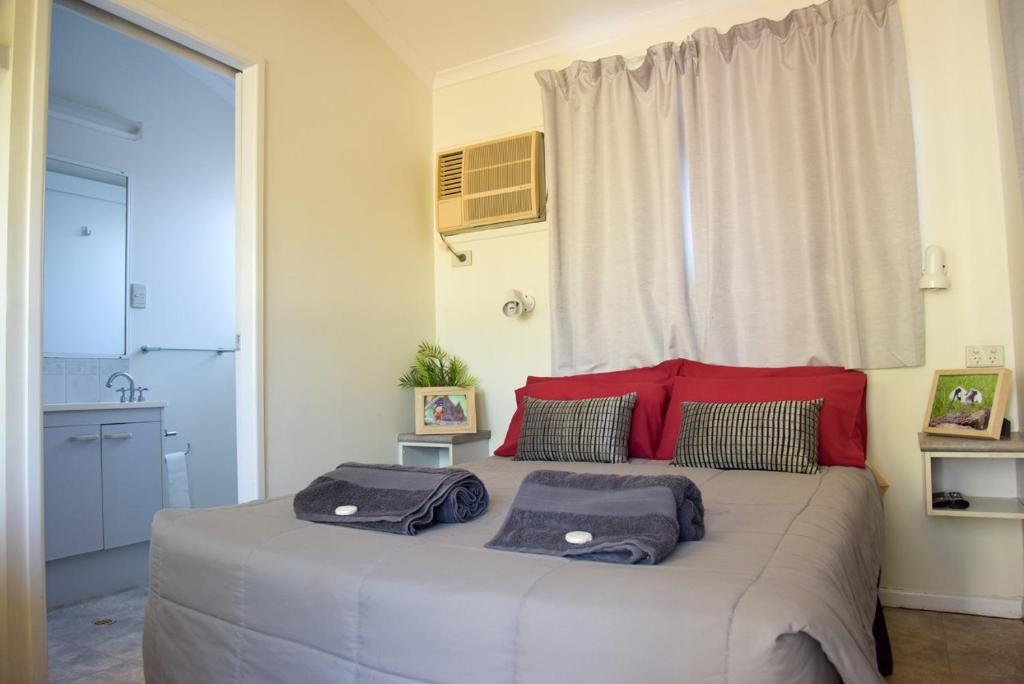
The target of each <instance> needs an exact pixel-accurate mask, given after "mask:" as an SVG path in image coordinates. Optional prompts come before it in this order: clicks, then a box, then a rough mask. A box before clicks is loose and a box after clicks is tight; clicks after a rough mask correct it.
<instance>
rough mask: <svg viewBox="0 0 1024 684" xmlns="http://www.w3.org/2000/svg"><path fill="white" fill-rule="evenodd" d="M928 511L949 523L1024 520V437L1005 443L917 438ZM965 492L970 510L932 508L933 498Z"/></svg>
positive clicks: (967, 439) (960, 438) (980, 440)
mask: <svg viewBox="0 0 1024 684" xmlns="http://www.w3.org/2000/svg"><path fill="white" fill-rule="evenodd" d="M918 441H919V443H920V447H921V454H922V456H923V457H924V479H925V511H926V512H927V514H928V515H932V516H941V517H949V518H1001V519H1004V520H1005V519H1008V520H1024V436H1022V435H1021V433H1019V432H1015V433H1013V434H1012V435H1010V437H1009V438H1007V439H1000V440H985V439H970V438H965V437H944V436H939V435H927V434H923V433H922V434H921V435H919V438H918ZM940 491H957V492H961V493H962V494H963V495H964V498H966V499H967V500H968V501H969V502H970V503H971V506H970V508H967V509H964V510H953V509H948V508H932V492H940Z"/></svg>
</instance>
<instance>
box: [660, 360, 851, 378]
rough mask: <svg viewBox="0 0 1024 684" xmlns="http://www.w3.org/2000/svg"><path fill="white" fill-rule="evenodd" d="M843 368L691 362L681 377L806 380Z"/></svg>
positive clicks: (686, 364)
mask: <svg viewBox="0 0 1024 684" xmlns="http://www.w3.org/2000/svg"><path fill="white" fill-rule="evenodd" d="M844 370H846V369H845V368H843V367H842V366H784V367H779V368H756V367H752V366H718V365H715V364H713V363H701V362H700V361H690V360H689V359H687V360H686V362H684V363H683V366H682V368H680V369H679V375H683V376H686V377H688V378H805V377H812V376H819V375H835V374H836V373H842V372H843V371H844Z"/></svg>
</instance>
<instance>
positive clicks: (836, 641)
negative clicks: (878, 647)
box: [144, 458, 883, 684]
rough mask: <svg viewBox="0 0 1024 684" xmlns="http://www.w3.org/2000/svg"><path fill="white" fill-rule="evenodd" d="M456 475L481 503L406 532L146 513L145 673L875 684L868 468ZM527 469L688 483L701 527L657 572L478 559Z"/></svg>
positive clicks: (259, 516)
mask: <svg viewBox="0 0 1024 684" xmlns="http://www.w3.org/2000/svg"><path fill="white" fill-rule="evenodd" d="M465 467H467V468H469V469H471V470H473V471H474V472H475V473H477V474H478V475H479V476H480V478H481V479H482V480H483V481H484V482H485V483H486V485H487V488H488V490H489V491H490V494H491V508H490V511H489V512H488V513H487V514H485V515H484V516H483V517H481V518H479V519H477V520H474V521H472V522H470V523H466V524H461V525H439V526H435V527H433V528H430V529H427V530H424V531H423V532H421V533H420V534H418V535H417V536H400V535H392V534H386V533H380V532H370V531H364V530H357V529H351V528H345V527H336V526H331V525H323V524H314V523H309V522H303V521H300V520H297V519H296V518H295V516H294V514H293V512H292V502H291V497H283V498H277V499H271V500H268V501H261V502H254V503H249V504H244V505H240V506H232V507H227V508H217V509H210V510H166V511H162V512H160V513H159V514H158V515H157V517H156V519H155V521H154V523H153V536H152V544H151V552H150V566H151V568H150V599H149V604H148V606H147V609H146V622H145V633H144V657H145V674H146V681H147V682H149V684H164V683H169V682H187V683H189V684H193V683H195V682H218V683H221V682H244V683H250V682H303V683H314V682H388V683H399V682H404V683H408V682H472V683H474V684H485V683H488V682H562V683H564V682H584V681H585V682H731V683H735V684H748V683H751V682H786V683H794V684H795V683H799V682H813V683H814V684H820V683H823V682H832V681H840V680H842V681H845V682H847V683H848V684H854V683H858V682H879V681H881V677H880V676H879V674H878V671H877V669H876V655H875V644H874V640H873V638H872V622H873V619H874V617H875V607H876V596H877V592H876V580H877V578H878V572H879V568H880V563H881V546H882V528H883V518H882V503H881V496H880V493H879V491H878V488H877V486H876V484H875V480H874V478H873V477H872V475H871V473H870V471H866V470H863V469H859V468H848V467H832V468H828V467H825V468H822V469H821V471H820V472H819V473H818V474H816V475H795V474H785V473H774V472H755V471H741V470H730V471H721V470H709V469H696V468H675V467H671V466H669V465H668V464H667V463H665V462H658V461H636V460H634V461H631V462H630V463H627V464H620V465H605V464H582V463H572V464H567V463H551V464H539V463H527V462H517V461H512V460H509V459H502V458H488V459H484V460H480V461H475V462H472V463H470V464H468V465H466V466H465ZM539 468H550V469H559V470H570V471H575V472H601V473H620V474H624V473H628V474H637V473H639V474H661V473H671V474H685V475H687V476H689V477H690V478H692V479H693V480H694V481H695V482H696V483H697V484H698V485H699V486H700V488H701V490H702V491H703V496H704V502H705V506H706V525H707V535H706V537H705V538H704V539H703V540H702V541H699V542H688V543H684V544H680V545H679V546H678V547H677V548H676V550H675V552H674V553H673V554H672V555H671V556H669V558H668V559H666V560H665V561H664V562H662V563H660V564H659V565H655V566H634V565H613V564H607V563H598V562H588V561H571V560H565V559H562V558H557V557H551V556H539V555H529V554H521V553H510V552H503V551H495V550H489V549H485V548H484V543H485V542H487V541H488V540H489V539H490V538H491V537H492V536H493V535H494V533H495V532H496V531H497V529H498V527H499V526H500V524H501V522H502V520H503V519H504V517H505V512H506V511H507V509H508V507H509V505H510V503H511V501H512V498H513V496H514V495H515V493H516V490H517V488H518V486H519V483H520V482H521V480H522V479H523V477H525V475H526V474H527V473H529V472H530V471H532V470H535V469H539Z"/></svg>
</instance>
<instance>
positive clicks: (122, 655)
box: [49, 589, 1024, 684]
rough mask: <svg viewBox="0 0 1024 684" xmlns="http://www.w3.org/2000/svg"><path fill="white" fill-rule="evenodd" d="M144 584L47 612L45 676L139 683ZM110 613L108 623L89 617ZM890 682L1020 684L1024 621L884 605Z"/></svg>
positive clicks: (95, 683) (59, 683)
mask: <svg viewBox="0 0 1024 684" xmlns="http://www.w3.org/2000/svg"><path fill="white" fill-rule="evenodd" d="M145 603H146V590H145V589H132V590H130V591H124V592H121V593H119V594H113V595H111V596H104V597H103V598H98V599H94V600H92V601H86V602H85V603H79V604H76V605H73V606H68V607H67V608H59V609H57V610H55V611H52V612H51V613H50V616H49V650H50V681H51V682H53V683H54V684H70V683H72V682H74V684H100V683H102V684H141V683H142V681H143V678H142V611H143V608H144V606H145ZM103 618H113V619H114V620H115V622H114V623H113V624H110V625H94V624H93V621H94V620H100V619H103ZM885 619H886V622H887V623H888V626H889V636H890V638H891V639H892V650H893V658H894V660H895V670H896V671H895V672H894V673H893V675H892V677H889V679H888V680H887V681H888V682H890V683H893V684H908V683H911V682H912V683H914V684H918V683H920V684H944V683H949V684H1012V683H1024V621H1021V620H1000V619H997V618H983V617H974V616H971V615H953V614H949V613H928V612H925V611H919V610H901V609H897V608H886V609H885Z"/></svg>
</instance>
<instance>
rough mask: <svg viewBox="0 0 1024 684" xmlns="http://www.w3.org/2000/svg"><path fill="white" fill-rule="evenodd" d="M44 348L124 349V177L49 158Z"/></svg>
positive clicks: (77, 351)
mask: <svg viewBox="0 0 1024 684" xmlns="http://www.w3.org/2000/svg"><path fill="white" fill-rule="evenodd" d="M43 235H44V237H43V353H44V354H45V355H47V356H92V357H107V356H124V354H125V350H126V345H125V311H126V309H125V301H126V284H125V283H126V277H127V265H128V257H127V254H128V178H127V176H125V175H124V174H120V173H113V172H110V171H104V170H100V169H95V168H92V167H89V166H85V165H82V164H77V163H72V162H67V161H61V160H58V159H52V158H51V159H48V160H47V164H46V213H45V227H44V231H43Z"/></svg>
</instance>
